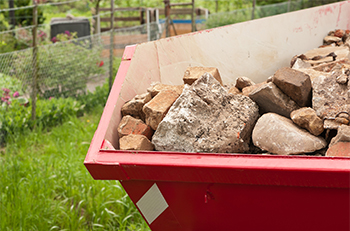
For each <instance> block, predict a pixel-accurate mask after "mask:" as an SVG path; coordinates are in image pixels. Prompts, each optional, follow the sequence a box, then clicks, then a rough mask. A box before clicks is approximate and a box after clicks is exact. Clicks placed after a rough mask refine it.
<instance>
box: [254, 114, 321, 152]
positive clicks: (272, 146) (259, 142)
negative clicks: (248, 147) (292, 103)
mask: <svg viewBox="0 0 350 231" xmlns="http://www.w3.org/2000/svg"><path fill="white" fill-rule="evenodd" d="M252 139H253V143H254V145H255V146H257V147H259V148H261V149H263V150H266V151H268V152H270V153H274V154H278V155H290V154H302V153H311V152H315V151H316V150H320V149H322V148H324V147H326V145H327V143H326V141H325V140H324V139H323V138H322V137H317V136H314V135H312V134H310V133H309V132H307V131H306V130H304V129H301V128H299V127H298V126H297V125H295V124H294V123H293V121H292V120H290V119H288V118H286V117H283V116H280V115H278V114H275V113H267V114H264V115H262V116H261V117H260V118H259V119H258V122H257V123H256V125H255V127H254V129H253V135H252Z"/></svg>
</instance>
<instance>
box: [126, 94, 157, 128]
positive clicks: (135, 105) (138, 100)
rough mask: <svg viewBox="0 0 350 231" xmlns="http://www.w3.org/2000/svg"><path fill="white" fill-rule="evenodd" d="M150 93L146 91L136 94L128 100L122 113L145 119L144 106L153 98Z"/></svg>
mask: <svg viewBox="0 0 350 231" xmlns="http://www.w3.org/2000/svg"><path fill="white" fill-rule="evenodd" d="M151 98H152V97H151V94H150V93H144V94H142V95H136V96H135V97H134V98H133V99H132V100H130V101H128V102H126V103H125V104H124V105H123V107H122V109H121V112H122V115H123V116H126V115H130V116H132V117H134V118H137V119H141V120H143V121H144V120H145V114H144V113H143V111H142V108H143V106H144V105H145V104H146V103H147V102H149V101H150V100H151Z"/></svg>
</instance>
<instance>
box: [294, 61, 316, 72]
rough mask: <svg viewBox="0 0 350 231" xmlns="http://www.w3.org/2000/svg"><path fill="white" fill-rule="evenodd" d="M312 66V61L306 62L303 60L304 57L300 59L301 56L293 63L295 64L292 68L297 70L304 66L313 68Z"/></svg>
mask: <svg viewBox="0 0 350 231" xmlns="http://www.w3.org/2000/svg"><path fill="white" fill-rule="evenodd" d="M311 67H312V66H311V64H310V63H308V62H305V61H304V60H302V59H300V58H297V59H296V60H295V62H294V63H293V66H292V68H293V69H296V70H298V69H304V68H311Z"/></svg>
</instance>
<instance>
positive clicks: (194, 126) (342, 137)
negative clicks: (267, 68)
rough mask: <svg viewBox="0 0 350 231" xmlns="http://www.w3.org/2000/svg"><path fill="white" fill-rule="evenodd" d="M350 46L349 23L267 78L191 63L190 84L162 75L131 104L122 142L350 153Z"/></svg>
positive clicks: (147, 146)
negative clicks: (231, 76) (225, 74)
mask: <svg viewBox="0 0 350 231" xmlns="http://www.w3.org/2000/svg"><path fill="white" fill-rule="evenodd" d="M349 48H350V31H349V30H346V31H345V30H340V29H338V30H335V31H331V32H329V34H328V35H327V36H326V37H325V38H324V43H323V45H322V46H320V47H319V48H316V49H313V50H310V51H308V52H306V53H304V54H301V55H296V56H295V57H293V58H292V59H291V65H290V67H283V68H281V69H279V70H276V72H275V73H274V75H273V76H271V77H269V78H267V80H266V81H265V82H262V83H254V82H253V81H251V80H250V79H249V78H247V77H238V78H237V79H236V81H235V82H234V83H228V84H226V85H225V84H224V83H223V82H222V80H221V76H220V73H219V70H218V69H217V68H215V67H188V69H187V70H186V71H185V73H184V76H183V81H184V85H179V86H172V85H165V84H162V83H154V84H152V86H151V87H150V88H149V89H148V92H147V93H144V94H142V95H137V96H135V97H134V98H133V99H132V100H130V101H128V102H126V103H125V104H124V106H123V107H122V109H121V113H122V116H123V118H122V120H121V122H120V124H119V127H118V134H119V138H120V139H119V146H120V147H119V148H120V149H121V150H157V151H172V152H204V153H252V154H255V153H260V154H277V155H292V154H301V155H305V154H306V155H317V156H342V157H350V126H349V121H350V116H349V115H350V80H349V76H350V60H349V59H350V54H349V53H350V51H349Z"/></svg>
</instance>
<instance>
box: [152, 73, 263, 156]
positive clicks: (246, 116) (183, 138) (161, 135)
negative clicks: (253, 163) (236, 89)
mask: <svg viewBox="0 0 350 231" xmlns="http://www.w3.org/2000/svg"><path fill="white" fill-rule="evenodd" d="M258 116H259V114H258V106H257V105H256V104H255V103H254V102H253V101H252V100H251V99H250V98H249V97H246V96H243V95H232V94H228V93H227V91H226V90H225V89H224V88H223V87H222V86H221V85H220V83H219V82H218V81H217V80H216V79H214V78H213V77H212V76H211V75H210V74H208V73H206V74H204V75H203V76H202V77H201V78H200V79H198V80H197V81H196V82H194V83H193V84H192V85H191V86H189V85H186V86H185V88H184V91H183V93H182V95H181V96H180V97H179V98H178V99H177V100H176V102H175V103H174V104H173V106H172V107H171V108H170V110H169V112H168V114H167V115H166V117H165V118H164V119H163V120H162V122H161V123H160V124H159V126H158V129H157V130H156V132H155V133H154V135H153V138H152V142H153V144H154V145H155V148H156V150H162V151H163V150H164V151H180V152H210V153H242V152H248V151H249V144H250V140H251V131H252V129H253V126H254V124H255V122H256V120H257V118H258Z"/></svg>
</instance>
